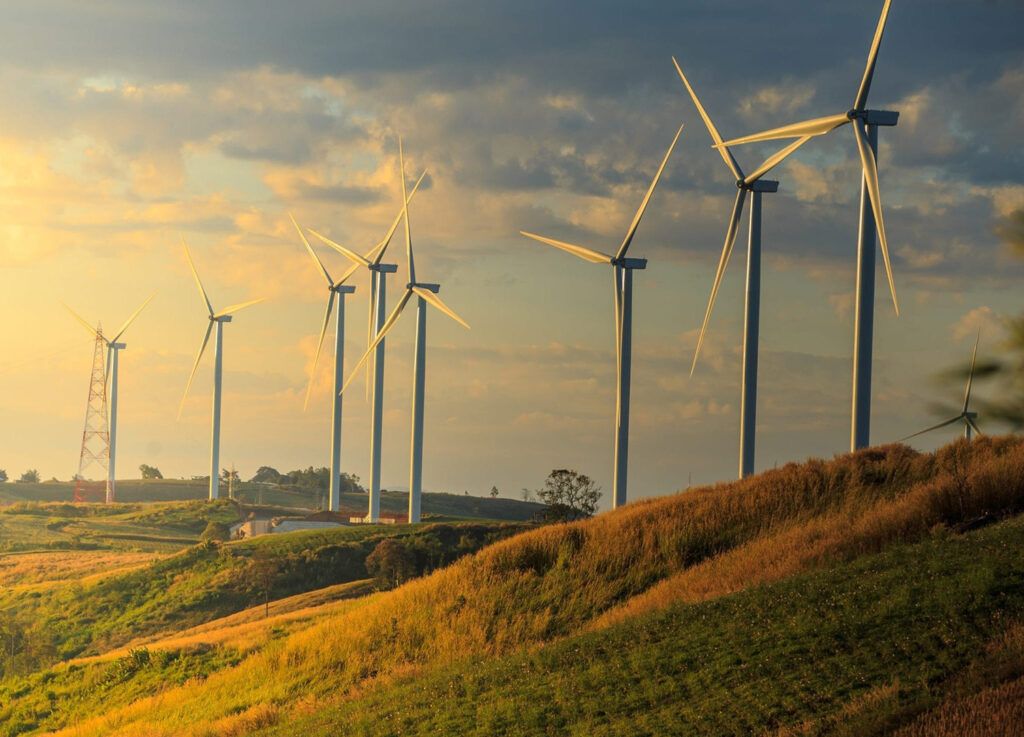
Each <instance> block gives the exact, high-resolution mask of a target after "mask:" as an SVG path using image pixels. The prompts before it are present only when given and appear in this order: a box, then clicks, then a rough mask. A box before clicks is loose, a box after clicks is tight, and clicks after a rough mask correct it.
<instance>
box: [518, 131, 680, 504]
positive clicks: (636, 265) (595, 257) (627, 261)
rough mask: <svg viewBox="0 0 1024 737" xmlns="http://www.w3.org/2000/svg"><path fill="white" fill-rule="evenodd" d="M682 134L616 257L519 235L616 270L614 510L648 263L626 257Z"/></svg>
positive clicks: (620, 492)
mask: <svg viewBox="0 0 1024 737" xmlns="http://www.w3.org/2000/svg"><path fill="white" fill-rule="evenodd" d="M682 132H683V126H679V130H677V131H676V135H675V138H673V139H672V143H671V145H669V147H668V151H666V152H665V157H664V158H663V159H662V160H661V166H659V167H658V171H657V172H656V173H655V175H654V179H653V180H651V186H650V187H648V189H647V193H646V194H645V195H644V198H643V200H642V201H641V202H640V207H639V208H638V209H637V211H636V215H634V216H633V222H632V223H631V224H630V226H629V230H627V231H626V237H625V238H623V239H622V243H621V244H620V245H619V249H618V250H617V251H616V252H615V255H614V256H612V255H609V254H606V253H602V252H600V251H595V250H593V249H590V248H586V247H584V246H577V245H573V244H572V243H565V242H563V241H557V240H555V239H553V238H545V237H544V236H540V235H536V234H534V233H527V232H526V231H520V233H521V234H522V235H524V236H526V237H527V238H532V239H533V240H535V241H539V242H540V243H544V244H546V245H549V246H554V247H555V248H559V249H561V250H563V251H566V252H568V253H571V254H572V255H574V256H577V257H578V258H581V259H583V260H584V261H589V262H590V263H594V264H608V265H609V266H611V267H612V269H613V274H612V278H613V287H614V294H615V354H616V374H617V382H616V394H615V460H614V466H613V474H612V508H613V509H615V508H618V507H621V506H622V505H624V504H625V503H626V478H627V471H628V465H629V388H630V373H631V371H632V355H631V354H632V342H633V272H634V271H635V270H638V269H646V268H647V259H642V258H628V257H627V255H626V253H627V251H628V250H629V246H630V244H631V243H632V242H633V236H634V235H636V229H637V228H638V227H639V225H640V220H641V218H643V216H644V212H645V211H646V210H647V205H648V204H649V203H650V201H651V195H653V194H654V188H655V187H657V186H658V180H659V179H661V173H662V172H663V171H665V165H666V164H668V160H669V158H670V157H671V156H672V150H673V149H674V148H675V146H676V141H678V140H679V136H680V134H682Z"/></svg>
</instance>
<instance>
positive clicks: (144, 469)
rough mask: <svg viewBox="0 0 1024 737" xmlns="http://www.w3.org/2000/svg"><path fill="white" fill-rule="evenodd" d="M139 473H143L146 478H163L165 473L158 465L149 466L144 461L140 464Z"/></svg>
mask: <svg viewBox="0 0 1024 737" xmlns="http://www.w3.org/2000/svg"><path fill="white" fill-rule="evenodd" d="M139 473H140V474H142V478H144V479H162V478H163V477H164V475H163V474H162V473H160V469H159V468H157V467H156V466H148V465H146V464H145V463H143V464H142V465H141V466H139Z"/></svg>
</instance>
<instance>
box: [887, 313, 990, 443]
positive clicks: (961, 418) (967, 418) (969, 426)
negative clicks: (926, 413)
mask: <svg viewBox="0 0 1024 737" xmlns="http://www.w3.org/2000/svg"><path fill="white" fill-rule="evenodd" d="M980 341H981V331H980V330H979V331H978V337H977V339H975V341H974V352H973V353H972V354H971V370H970V371H969V372H968V374H967V388H966V389H965V390H964V406H963V409H961V410H960V414H958V415H957V416H956V417H953V418H951V419H949V420H946V421H945V422H940V423H939V424H938V425H933V426H932V427H929V428H927V429H925V430H921V431H920V432H915V433H914V434H913V435H907V437H905V438H901V439H900V442H901V443H902V442H905V441H907V440H910V439H911V438H916V437H917V436H918V435H924V434H925V433H928V432H931V431H932V430H940V429H942V428H944V427H948V426H949V425H952V424H954V423H957V422H962V423H964V437H965V438H966V439H967V440H970V439H971V431H972V430H973V431H974V432H976V433H978V434H979V435H984V433H983V432H982V431H981V430H980V429H979V428H978V423H977V419H978V413H977V412H971V385H972V384H973V383H974V367H975V366H976V365H977V362H978V343H979V342H980Z"/></svg>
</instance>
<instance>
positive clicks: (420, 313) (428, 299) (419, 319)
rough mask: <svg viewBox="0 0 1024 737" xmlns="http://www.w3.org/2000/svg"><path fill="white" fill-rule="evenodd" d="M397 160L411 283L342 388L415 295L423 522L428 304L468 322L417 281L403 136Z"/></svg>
mask: <svg viewBox="0 0 1024 737" xmlns="http://www.w3.org/2000/svg"><path fill="white" fill-rule="evenodd" d="M398 160H399V165H400V167H401V170H402V197H403V200H405V202H406V206H405V208H404V211H403V216H404V218H405V254H406V259H407V263H408V269H409V283H408V284H406V286H405V292H404V293H403V294H402V298H401V299H400V300H399V301H398V304H397V305H396V306H395V309H394V310H393V311H392V313H391V314H390V315H389V316H388V319H387V321H385V323H384V325H383V326H382V327H381V329H380V330H379V331H378V332H377V337H376V338H375V339H374V340H373V342H372V343H371V344H370V346H369V348H367V350H366V353H364V354H363V357H362V358H360V359H359V362H358V363H357V364H356V366H355V368H354V369H353V371H352V374H351V375H350V376H349V378H348V381H346V382H345V384H344V386H342V391H344V390H345V387H347V386H348V384H349V383H350V382H351V381H352V379H354V378H355V376H356V374H357V373H358V371H359V367H360V366H362V364H363V363H364V362H365V361H366V360H367V359H368V358H369V357H370V354H371V353H372V352H373V351H374V350H375V349H376V348H377V346H378V345H379V344H380V343H381V342H382V341H383V340H384V337H385V336H386V335H387V334H388V332H389V331H390V330H391V328H393V327H394V326H395V324H396V323H397V322H398V318H399V317H401V315H402V312H403V310H405V308H406V306H407V305H408V304H409V300H410V299H411V298H412V297H413V296H415V297H416V345H415V348H414V352H413V370H412V374H413V390H412V434H411V441H410V449H409V522H410V523H415V522H419V521H420V511H421V510H420V507H421V501H422V497H423V404H424V394H425V389H426V376H427V365H426V361H427V348H426V345H427V305H430V306H431V307H434V308H435V309H437V310H438V311H440V312H442V313H444V314H445V315H447V316H448V317H450V318H451V319H452V320H454V321H455V322H457V323H459V324H460V325H462V326H463V327H464V328H467V329H468V328H469V325H468V324H467V323H466V321H465V320H463V319H462V318H461V317H459V316H458V315H457V314H455V312H454V311H453V310H452V309H451V308H450V307H448V305H446V304H445V303H444V302H442V301H441V298H440V297H438V296H437V293H438V292H439V291H441V285H440V284H433V283H427V282H419V281H417V280H416V262H415V259H414V258H413V250H412V228H411V225H410V223H409V206H408V202H409V200H408V199H406V198H405V156H404V154H403V151H402V139H398Z"/></svg>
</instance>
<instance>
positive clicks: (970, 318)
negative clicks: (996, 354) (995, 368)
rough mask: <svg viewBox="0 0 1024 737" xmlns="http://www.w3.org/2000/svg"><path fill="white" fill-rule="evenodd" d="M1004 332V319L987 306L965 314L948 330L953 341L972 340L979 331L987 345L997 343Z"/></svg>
mask: <svg viewBox="0 0 1024 737" xmlns="http://www.w3.org/2000/svg"><path fill="white" fill-rule="evenodd" d="M1004 330H1005V324H1004V318H1002V317H1001V316H1000V315H998V314H996V312H995V311H994V310H993V309H992V308H991V307H988V306H981V307H975V308H974V309H972V310H970V311H968V312H966V313H965V314H964V315H963V316H962V317H960V319H959V320H957V321H956V322H954V323H953V324H952V325H950V328H949V332H950V335H951V336H952V337H953V340H956V341H961V340H963V339H964V338H974V337H976V336H977V335H978V333H979V331H980V332H981V334H982V337H983V338H984V339H985V342H986V343H989V344H991V343H995V342H998V339H999V338H1000V337H1001V336H1002V334H1003V332H1004Z"/></svg>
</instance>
